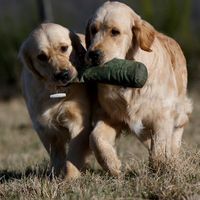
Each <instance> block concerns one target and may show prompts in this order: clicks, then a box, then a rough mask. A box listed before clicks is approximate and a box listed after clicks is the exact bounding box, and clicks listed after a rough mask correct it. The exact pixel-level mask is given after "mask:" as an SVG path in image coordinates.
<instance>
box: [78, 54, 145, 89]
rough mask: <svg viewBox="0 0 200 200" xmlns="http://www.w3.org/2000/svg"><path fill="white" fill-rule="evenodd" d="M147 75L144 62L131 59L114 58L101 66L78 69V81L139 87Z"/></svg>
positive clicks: (142, 84)
mask: <svg viewBox="0 0 200 200" xmlns="http://www.w3.org/2000/svg"><path fill="white" fill-rule="evenodd" d="M147 77H148V73H147V68H146V66H145V65H144V64H142V63H140V62H136V61H133V60H123V59H116V58H114V59H113V60H111V61H109V62H107V63H105V64H104V65H101V66H95V67H92V66H90V67H85V68H83V69H82V70H80V71H79V80H80V82H85V83H104V84H111V85H120V86H124V87H132V88H141V87H143V86H144V84H145V82H146V80H147Z"/></svg>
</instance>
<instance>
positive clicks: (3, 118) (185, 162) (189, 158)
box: [0, 92, 200, 200]
mask: <svg viewBox="0 0 200 200" xmlns="http://www.w3.org/2000/svg"><path fill="white" fill-rule="evenodd" d="M199 95H200V94H199ZM199 95H198V94H197V92H191V94H190V96H191V97H192V98H193V101H194V112H193V115H192V117H191V122H190V124H189V126H188V127H187V129H186V131H185V133H184V141H183V150H182V155H181V157H182V160H181V161H180V165H179V166H177V167H174V166H173V163H169V165H167V166H166V167H164V169H162V170H160V171H158V172H155V173H153V172H151V171H150V170H149V168H148V159H147V152H146V150H145V149H144V148H143V146H142V145H141V144H140V143H139V142H138V140H137V139H136V138H135V137H133V136H129V135H128V136H122V137H121V138H120V140H119V141H118V142H117V149H118V154H119V156H120V158H121V160H122V162H123V168H122V169H123V172H122V175H121V176H120V177H119V178H115V177H111V176H109V175H108V174H106V173H105V172H104V171H103V170H102V169H101V168H100V167H99V165H98V164H97V163H96V161H95V159H94V157H91V158H90V166H89V168H88V170H87V171H86V173H85V174H84V175H83V176H82V177H81V178H80V179H78V180H75V181H72V182H67V181H64V180H50V178H49V176H48V173H47V171H48V170H47V169H48V165H49V160H48V155H47V153H46V152H45V150H44V148H43V146H42V144H41V143H40V141H39V139H38V137H37V134H36V133H35V132H34V131H33V129H32V127H31V123H30V119H29V117H28V114H27V111H26V107H25V105H24V102H23V100H22V99H21V98H16V99H13V100H10V101H9V102H0V182H1V183H0V199H29V200H33V199H35V200H36V199H37V200H38V199H104V200H107V199H136V200H139V199H152V200H163V199H166V200H171V199H174V200H179V199H189V200H190V199H191V200H200V131H199V130H200V103H199V101H200V96H199Z"/></svg>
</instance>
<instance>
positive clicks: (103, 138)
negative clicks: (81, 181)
mask: <svg viewBox="0 0 200 200" xmlns="http://www.w3.org/2000/svg"><path fill="white" fill-rule="evenodd" d="M86 47H87V50H88V51H87V54H86V60H87V61H88V62H91V60H90V58H89V52H90V51H96V50H98V51H99V52H100V53H101V62H100V63H105V62H107V61H109V60H111V59H112V58H114V57H117V58H121V59H130V60H136V61H140V62H142V63H144V64H145V65H146V67H147V69H148V81H147V82H146V84H145V86H144V87H143V88H142V89H131V88H124V87H118V86H110V85H103V84H99V85H98V101H99V104H100V106H101V108H100V110H99V111H98V112H97V114H96V116H95V127H94V129H93V131H92V133H91V135H90V146H91V148H92V150H93V151H94V153H95V155H96V158H97V159H98V161H99V163H100V164H101V166H102V167H103V168H104V169H106V170H108V171H109V172H110V173H111V174H114V175H118V174H119V173H120V166H121V164H120V161H119V159H118V157H117V154H116V151H115V148H114V144H115V139H116V137H117V135H118V134H119V133H120V131H121V130H122V129H123V128H125V127H127V128H129V130H131V131H132V132H134V133H135V134H136V136H137V137H138V138H139V139H140V141H141V142H143V143H144V144H145V145H146V147H147V148H148V150H149V153H150V160H151V161H152V163H157V162H156V161H159V162H160V161H161V162H163V161H165V160H166V159H170V158H174V157H176V156H177V154H178V152H179V149H180V146H181V138H182V133H183V129H184V125H185V124H186V123H187V122H188V116H189V114H190V113H191V111H192V104H191V101H190V100H189V99H188V97H187V94H186V90H187V68H186V61H185V58H184V55H183V53H182V51H181V48H180V47H179V45H178V44H177V42H176V41H175V40H173V39H171V38H170V37H168V36H166V35H164V34H162V33H159V32H158V31H156V30H155V29H154V27H153V26H152V25H150V24H149V23H148V22H146V21H144V20H143V19H141V17H140V16H139V15H137V14H136V13H135V12H134V11H133V10H132V9H131V8H130V7H128V6H127V5H125V4H123V3H119V2H106V3H104V4H103V5H102V6H101V7H100V8H99V9H98V10H97V11H96V13H95V15H94V16H93V17H92V18H91V19H90V20H89V22H88V26H87V28H86Z"/></svg>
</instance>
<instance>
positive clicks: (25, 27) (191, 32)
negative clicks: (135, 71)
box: [0, 0, 200, 99]
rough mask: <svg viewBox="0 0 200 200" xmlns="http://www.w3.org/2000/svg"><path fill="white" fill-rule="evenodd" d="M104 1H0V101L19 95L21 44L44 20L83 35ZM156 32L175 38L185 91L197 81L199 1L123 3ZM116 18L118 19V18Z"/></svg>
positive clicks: (199, 77)
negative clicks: (185, 65) (184, 68)
mask: <svg viewBox="0 0 200 200" xmlns="http://www.w3.org/2000/svg"><path fill="white" fill-rule="evenodd" d="M103 2H105V1H104V0H84V1H80V0H20V1H17V0H0V98H1V99H9V98H12V97H13V96H16V95H19V94H20V89H19V88H20V86H19V75H20V71H21V65H20V63H19V61H18V59H17V54H18V50H19V47H20V44H21V43H22V41H23V40H24V39H25V38H26V37H27V36H28V34H29V33H30V32H31V31H32V30H33V29H34V28H35V27H36V26H37V25H38V24H39V23H41V21H43V20H44V19H47V20H48V21H52V22H55V23H59V24H61V25H64V26H66V27H68V28H70V29H72V30H74V31H76V32H82V33H84V29H85V26H86V24H87V20H88V19H89V17H90V16H91V15H92V13H93V12H94V11H95V10H96V8H98V7H99V6H100V5H101V4H102V3H103ZM121 2H124V3H126V4H128V5H130V6H131V7H132V8H133V9H134V10H135V11H136V12H137V13H138V14H140V15H141V16H142V17H143V18H144V19H146V20H147V21H149V22H150V23H151V24H153V25H154V26H155V28H156V29H158V30H159V31H161V32H163V33H165V34H168V35H169V36H171V37H173V38H175V39H176V40H177V41H178V42H179V44H180V45H181V47H182V48H183V50H184V53H185V56H186V58H187V62H188V71H189V88H196V86H198V85H199V80H200V1H199V0H162V1H160V0H129V1H128V0H123V1H121ZM119 17H120V16H119Z"/></svg>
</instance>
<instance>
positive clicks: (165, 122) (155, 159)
mask: <svg viewBox="0 0 200 200" xmlns="http://www.w3.org/2000/svg"><path fill="white" fill-rule="evenodd" d="M173 128H174V120H173V118H172V117H170V116H168V115H167V116H160V117H158V118H157V121H156V122H154V125H153V133H152V136H151V149H150V161H151V163H152V165H153V166H159V164H162V163H165V162H166V161H167V160H169V159H171V158H172V135H173Z"/></svg>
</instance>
